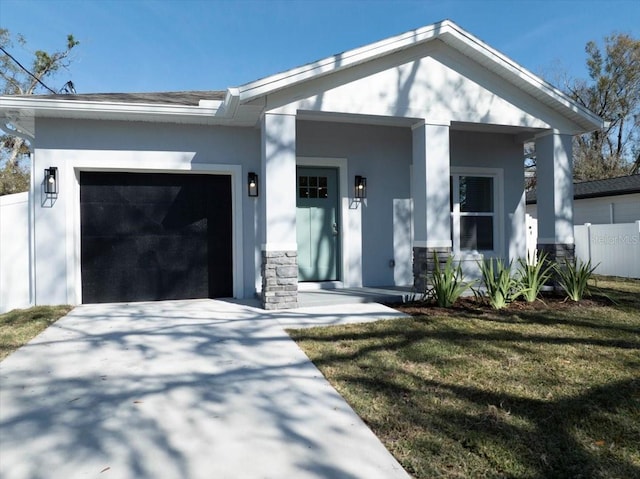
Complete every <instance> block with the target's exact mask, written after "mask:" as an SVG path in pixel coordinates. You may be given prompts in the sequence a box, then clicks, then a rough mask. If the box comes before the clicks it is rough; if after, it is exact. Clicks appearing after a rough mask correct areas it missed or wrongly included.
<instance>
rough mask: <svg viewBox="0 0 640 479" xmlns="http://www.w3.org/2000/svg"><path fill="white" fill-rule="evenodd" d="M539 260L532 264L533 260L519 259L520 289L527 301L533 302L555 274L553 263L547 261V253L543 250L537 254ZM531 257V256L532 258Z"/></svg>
mask: <svg viewBox="0 0 640 479" xmlns="http://www.w3.org/2000/svg"><path fill="white" fill-rule="evenodd" d="M537 257H538V261H537V263H536V264H532V263H533V262H532V261H525V260H524V259H522V258H520V259H518V264H519V266H520V269H519V277H518V283H519V290H520V294H521V295H522V297H523V298H524V299H525V301H527V302H529V303H533V302H534V301H535V300H536V299H537V298H538V296H540V291H541V290H542V287H543V286H544V285H545V283H546V282H547V281H549V279H550V278H551V276H552V275H553V271H554V267H553V264H552V263H550V262H549V261H547V254H546V253H545V252H544V251H543V252H542V253H541V254H539V255H537ZM530 259H531V258H530Z"/></svg>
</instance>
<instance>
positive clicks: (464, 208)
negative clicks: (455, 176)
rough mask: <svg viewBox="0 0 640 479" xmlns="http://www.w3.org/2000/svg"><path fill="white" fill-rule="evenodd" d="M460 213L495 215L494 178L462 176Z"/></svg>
mask: <svg viewBox="0 0 640 479" xmlns="http://www.w3.org/2000/svg"><path fill="white" fill-rule="evenodd" d="M460 211H461V212H472V213H493V178H486V177H482V176H461V177H460Z"/></svg>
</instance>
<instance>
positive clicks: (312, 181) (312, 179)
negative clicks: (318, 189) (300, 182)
mask: <svg viewBox="0 0 640 479" xmlns="http://www.w3.org/2000/svg"><path fill="white" fill-rule="evenodd" d="M309 186H318V177H317V176H310V177H309Z"/></svg>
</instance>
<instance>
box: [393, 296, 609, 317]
mask: <svg viewBox="0 0 640 479" xmlns="http://www.w3.org/2000/svg"><path fill="white" fill-rule="evenodd" d="M611 304H612V302H611V300H610V299H608V298H606V297H601V296H592V297H590V298H586V299H583V300H581V301H578V302H575V301H571V300H569V299H565V298H564V297H563V296H555V295H554V296H552V295H547V296H544V297H543V298H542V299H538V300H537V301H534V302H533V303H528V302H526V301H523V300H517V301H514V302H513V303H510V304H509V305H508V306H507V307H506V308H504V309H501V310H496V309H493V308H492V307H491V306H490V305H489V304H487V303H485V302H482V301H480V300H478V299H476V298H460V299H459V300H458V301H456V303H455V304H454V305H453V306H452V307H451V308H440V307H438V306H436V304H435V303H434V302H432V301H412V302H408V303H395V304H389V305H388V306H390V307H392V308H394V309H397V310H398V311H402V312H403V313H406V314H409V315H411V316H432V315H433V316H436V315H437V316H443V315H446V316H456V315H459V314H461V313H462V314H469V313H474V314H482V313H493V314H495V313H501V312H504V313H507V314H513V313H517V312H528V311H530V312H542V311H546V310H550V309H553V310H555V311H558V310H561V311H571V310H573V309H577V308H590V307H594V306H609V305H611Z"/></svg>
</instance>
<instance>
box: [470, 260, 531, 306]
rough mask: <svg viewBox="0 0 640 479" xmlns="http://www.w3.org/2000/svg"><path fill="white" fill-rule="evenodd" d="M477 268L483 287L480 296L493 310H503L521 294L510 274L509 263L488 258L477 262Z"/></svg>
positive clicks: (516, 280) (515, 279)
mask: <svg viewBox="0 0 640 479" xmlns="http://www.w3.org/2000/svg"><path fill="white" fill-rule="evenodd" d="M494 263H495V268H494ZM478 266H479V267H480V272H481V273H482V282H483V284H484V287H485V291H484V292H483V293H480V296H482V297H484V298H486V300H487V301H488V302H489V304H490V305H491V307H493V308H494V309H502V308H504V307H505V306H507V305H508V304H509V303H510V302H512V301H514V300H516V299H517V298H518V296H520V294H522V292H521V290H520V288H519V283H518V279H517V278H515V277H514V275H513V274H512V273H511V262H509V263H508V264H505V262H504V261H503V260H502V259H496V260H494V259H491V258H490V259H487V260H484V261H482V262H479V263H478Z"/></svg>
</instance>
